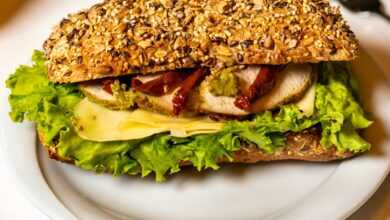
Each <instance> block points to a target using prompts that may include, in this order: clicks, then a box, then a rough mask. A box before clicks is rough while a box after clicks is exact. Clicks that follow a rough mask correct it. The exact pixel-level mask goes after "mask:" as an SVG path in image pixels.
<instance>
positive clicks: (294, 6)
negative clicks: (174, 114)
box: [44, 0, 358, 83]
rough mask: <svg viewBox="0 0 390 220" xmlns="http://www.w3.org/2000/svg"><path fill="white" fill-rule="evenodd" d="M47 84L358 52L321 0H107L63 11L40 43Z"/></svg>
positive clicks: (350, 36)
mask: <svg viewBox="0 0 390 220" xmlns="http://www.w3.org/2000/svg"><path fill="white" fill-rule="evenodd" d="M44 50H45V54H46V59H47V67H48V75H49V78H50V80H51V81H54V82H61V83H65V82H80V81H86V80H91V79H98V78H104V77H109V76H119V75H126V74H132V73H143V74H149V73H154V72H158V71H164V70H171V69H180V68H190V67H194V66H197V65H203V66H207V67H213V68H215V67H217V68H219V67H225V66H231V65H236V64H285V63H289V62H295V63H308V62H310V63H316V62H320V61H338V60H351V59H353V58H355V57H356V56H357V52H358V44H357V41H356V39H355V36H354V35H353V33H352V32H351V30H350V29H349V27H348V26H347V25H346V23H345V21H344V20H343V19H342V17H341V14H340V11H339V10H338V9H337V8H335V7H331V6H330V5H329V2H328V0H316V1H307V0H272V1H268V0H252V1H246V0H245V1H244V0H228V1H227V0H197V1H190V0H139V1H133V0H106V1H104V2H103V3H101V4H97V5H95V6H93V7H91V8H90V9H87V10H85V11H81V12H79V13H76V14H72V15H70V16H69V17H68V18H66V19H64V20H62V22H61V23H60V24H59V25H58V26H57V27H56V28H55V29H54V31H53V33H52V34H51V35H50V37H49V39H47V40H46V42H45V44H44Z"/></svg>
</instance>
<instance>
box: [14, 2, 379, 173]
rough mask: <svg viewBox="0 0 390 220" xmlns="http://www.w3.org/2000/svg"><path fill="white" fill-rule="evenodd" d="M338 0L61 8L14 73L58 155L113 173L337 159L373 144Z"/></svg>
mask: <svg viewBox="0 0 390 220" xmlns="http://www.w3.org/2000/svg"><path fill="white" fill-rule="evenodd" d="M357 55H358V42H357V40H356V38H355V36H354V34H353V33H352V31H351V30H350V28H349V27H348V25H347V24H346V22H345V21H344V20H343V18H342V16H341V14H340V11H339V9H338V8H336V7H332V6H330V4H329V2H328V1H327V0H272V1H268V0H253V1H246V0H245V1H244V0H227V1H226V0H197V1H187V0H175V1H173V0H106V1H104V2H102V3H100V4H97V5H94V6H92V7H91V8H89V9H86V10H83V11H80V12H78V13H75V14H71V15H69V16H68V17H67V18H65V19H63V20H62V21H61V22H60V23H59V24H58V25H57V26H56V27H55V28H54V30H53V32H52V33H51V34H50V36H49V37H48V39H47V40H46V41H45V42H44V44H43V51H39V50H37V51H35V52H34V54H33V57H32V60H33V64H32V65H31V66H26V65H23V66H20V67H19V68H18V69H17V70H16V71H15V73H13V74H12V75H11V76H10V77H9V78H8V80H7V82H6V85H7V87H8V88H9V89H10V91H11V92H10V95H9V103H10V106H11V112H10V116H11V118H12V119H13V120H14V121H15V122H22V121H24V120H29V121H33V122H35V123H36V130H37V134H38V135H37V136H38V137H39V140H40V142H41V143H42V145H43V146H44V147H45V148H46V149H47V151H48V154H49V156H50V158H53V159H56V160H59V161H63V162H67V163H70V164H74V165H76V166H78V167H80V168H82V169H85V170H90V171H95V172H97V173H101V172H105V173H110V174H112V175H114V176H118V175H122V174H129V175H140V176H142V177H145V176H148V175H149V174H152V175H154V176H155V178H156V180H157V181H162V180H164V179H165V178H166V176H167V175H169V174H173V173H177V172H179V171H180V170H181V168H182V167H183V166H194V167H195V168H196V169H197V170H199V171H201V170H204V169H209V168H211V169H214V170H216V169H218V168H219V167H220V166H221V164H223V163H256V162H259V161H277V160H302V161H313V162H326V161H333V160H341V159H346V158H350V157H353V156H355V155H358V154H360V153H363V152H366V151H368V150H369V149H370V147H371V146H370V144H369V143H368V142H367V141H366V140H364V139H363V138H362V137H361V131H362V130H363V129H365V128H367V127H368V126H370V124H371V123H372V122H371V121H370V120H369V119H368V118H367V117H366V115H365V112H364V110H363V108H362V105H361V104H360V102H359V95H358V86H357V83H356V80H355V79H354V76H353V73H352V68H351V65H350V63H349V61H351V60H353V59H355V58H356V57H357Z"/></svg>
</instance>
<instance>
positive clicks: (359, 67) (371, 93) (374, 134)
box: [352, 51, 390, 156]
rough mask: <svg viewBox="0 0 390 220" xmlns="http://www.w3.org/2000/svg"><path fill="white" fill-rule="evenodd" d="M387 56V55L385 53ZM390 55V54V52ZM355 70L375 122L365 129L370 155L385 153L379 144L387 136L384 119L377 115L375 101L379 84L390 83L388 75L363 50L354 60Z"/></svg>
mask: <svg viewBox="0 0 390 220" xmlns="http://www.w3.org/2000/svg"><path fill="white" fill-rule="evenodd" d="M384 56H386V55H384ZM388 56H389V57H390V54H388ZM352 64H353V69H354V72H355V73H356V74H355V75H356V77H357V79H358V82H359V84H360V95H361V99H362V102H363V105H364V109H365V110H366V111H367V112H368V115H369V117H370V118H371V119H372V120H373V121H374V123H373V124H372V125H371V126H370V127H369V128H368V129H367V130H365V131H364V133H363V135H364V137H365V138H366V139H367V140H368V141H369V142H370V143H371V144H372V149H371V151H370V152H369V154H370V155H373V156H380V155H383V152H382V150H383V149H380V148H379V147H377V146H383V141H384V140H385V139H386V138H387V134H386V132H385V128H384V122H383V120H382V119H381V118H380V117H379V116H378V115H375V114H374V113H373V112H375V108H378V106H377V103H374V101H375V95H376V94H375V91H376V90H377V89H378V88H377V86H379V85H384V84H385V85H386V86H389V85H388V83H387V82H388V79H389V77H390V76H387V75H386V74H385V73H384V72H383V71H382V70H381V68H380V67H379V66H378V64H377V63H376V62H375V61H374V60H373V59H372V58H371V57H370V56H369V55H368V54H367V53H366V52H365V51H361V52H360V56H359V58H358V59H356V60H355V61H353V62H352ZM389 69H390V68H389Z"/></svg>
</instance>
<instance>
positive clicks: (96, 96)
mask: <svg viewBox="0 0 390 220" xmlns="http://www.w3.org/2000/svg"><path fill="white" fill-rule="evenodd" d="M80 89H81V91H82V92H83V93H84V95H85V96H87V97H88V99H89V100H91V101H93V102H96V103H98V104H101V105H103V106H105V107H107V108H110V109H113V110H120V109H122V106H121V105H120V103H119V102H118V101H117V100H116V99H115V97H114V96H113V95H111V94H110V93H108V92H106V91H105V90H104V89H103V86H102V85H101V84H100V83H99V84H98V83H81V84H80Z"/></svg>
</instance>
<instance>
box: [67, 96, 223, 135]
mask: <svg viewBox="0 0 390 220" xmlns="http://www.w3.org/2000/svg"><path fill="white" fill-rule="evenodd" d="M222 126H223V124H222V123H220V122H214V121H212V120H210V119H208V118H206V117H191V118H181V117H170V116H166V115H161V114H157V113H153V112H149V111H145V110H140V109H137V110H135V111H113V110H110V109H108V108H105V107H103V106H100V105H98V104H95V103H93V102H90V101H88V99H86V98H85V99H83V100H82V101H81V102H80V103H79V104H78V105H77V106H76V108H75V111H74V127H75V128H76V131H77V133H78V135H79V136H80V137H82V138H84V139H87V140H92V141H117V140H133V139H140V138H145V137H148V136H151V135H154V134H158V133H164V132H170V134H171V135H172V136H176V137H187V136H191V135H194V134H204V133H215V132H218V131H220V130H221V129H222Z"/></svg>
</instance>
